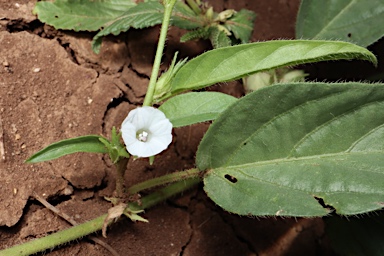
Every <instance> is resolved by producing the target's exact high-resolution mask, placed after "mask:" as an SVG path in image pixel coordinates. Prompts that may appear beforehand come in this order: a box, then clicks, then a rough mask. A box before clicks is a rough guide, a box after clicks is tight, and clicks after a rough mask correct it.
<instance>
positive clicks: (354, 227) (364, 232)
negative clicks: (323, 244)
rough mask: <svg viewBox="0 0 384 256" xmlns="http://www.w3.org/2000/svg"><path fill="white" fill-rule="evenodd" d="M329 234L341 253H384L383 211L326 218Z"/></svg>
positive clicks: (378, 254)
mask: <svg viewBox="0 0 384 256" xmlns="http://www.w3.org/2000/svg"><path fill="white" fill-rule="evenodd" d="M325 224H326V229H325V230H326V232H327V236H328V237H329V238H330V240H331V243H332V248H333V249H334V250H335V251H336V252H337V253H339V255H370V256H381V255H384V243H383V241H384V232H383V230H384V215H383V213H379V214H377V215H376V214H375V215H373V216H369V217H368V216H365V217H359V218H356V217H355V218H348V219H346V218H340V217H337V216H335V217H331V218H326V219H325Z"/></svg>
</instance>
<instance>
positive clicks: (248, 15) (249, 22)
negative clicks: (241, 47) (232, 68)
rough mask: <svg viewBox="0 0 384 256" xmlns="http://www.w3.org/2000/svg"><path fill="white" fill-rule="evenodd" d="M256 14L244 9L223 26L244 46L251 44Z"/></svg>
mask: <svg viewBox="0 0 384 256" xmlns="http://www.w3.org/2000/svg"><path fill="white" fill-rule="evenodd" d="M255 18H256V14H255V13H254V12H252V11H250V10H246V9H242V10H240V11H239V12H236V13H235V14H233V16H232V17H231V18H230V19H228V20H227V21H226V22H225V23H224V25H223V26H225V27H226V28H227V29H228V30H229V31H231V32H232V33H233V35H234V37H235V38H236V39H238V40H239V41H240V42H241V43H242V44H245V43H249V40H250V38H251V35H252V31H253V22H254V20H255Z"/></svg>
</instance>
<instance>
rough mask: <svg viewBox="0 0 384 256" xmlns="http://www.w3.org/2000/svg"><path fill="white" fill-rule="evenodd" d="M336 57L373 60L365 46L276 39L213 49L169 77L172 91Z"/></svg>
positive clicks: (200, 86) (191, 88)
mask: <svg viewBox="0 0 384 256" xmlns="http://www.w3.org/2000/svg"><path fill="white" fill-rule="evenodd" d="M338 59H362V60H368V61H371V62H372V63H374V64H376V62H377V60H376V57H375V56H374V55H373V54H372V53H371V52H369V51H368V50H367V49H365V48H362V47H360V46H357V45H354V44H350V43H346V42H334V41H311V40H308V41H306V40H280V41H269V42H261V43H252V44H242V45H236V46H230V47H223V48H219V49H214V50H211V51H208V52H205V53H204V54H201V55H200V56H198V57H196V58H194V59H192V60H191V61H189V62H187V63H186V64H185V65H184V66H183V67H182V68H181V69H180V70H179V72H177V73H176V75H175V77H174V79H173V80H172V93H173V94H176V93H178V92H182V91H185V90H193V89H200V88H203V87H206V86H209V85H212V84H215V83H219V82H225V81H231V80H235V79H239V78H241V77H244V76H247V75H250V74H253V73H256V72H259V71H264V70H269V69H274V68H278V67H283V66H292V65H297V64H304V63H312V62H318V61H326V60H338Z"/></svg>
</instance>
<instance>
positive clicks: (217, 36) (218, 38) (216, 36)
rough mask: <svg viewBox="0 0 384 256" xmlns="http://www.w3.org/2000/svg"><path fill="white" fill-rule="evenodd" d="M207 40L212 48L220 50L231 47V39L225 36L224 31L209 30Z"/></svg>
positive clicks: (215, 28) (213, 28)
mask: <svg viewBox="0 0 384 256" xmlns="http://www.w3.org/2000/svg"><path fill="white" fill-rule="evenodd" d="M209 40H210V41H211V44H212V46H213V48H215V49H217V48H221V47H227V46H231V44H232V42H231V39H230V38H229V37H228V36H227V35H226V34H225V32H224V31H222V30H219V29H218V28H217V27H212V28H211V29H210V35H209Z"/></svg>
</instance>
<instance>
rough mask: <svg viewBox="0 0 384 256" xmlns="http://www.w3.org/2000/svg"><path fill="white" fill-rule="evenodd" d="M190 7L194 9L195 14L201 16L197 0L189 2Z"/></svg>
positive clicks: (188, 0) (189, 0)
mask: <svg viewBox="0 0 384 256" xmlns="http://www.w3.org/2000/svg"><path fill="white" fill-rule="evenodd" d="M186 2H187V3H188V5H189V6H190V7H191V8H192V10H193V12H194V13H195V14H197V15H199V14H201V9H200V8H199V5H198V4H197V3H196V2H195V0H187V1H186Z"/></svg>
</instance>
